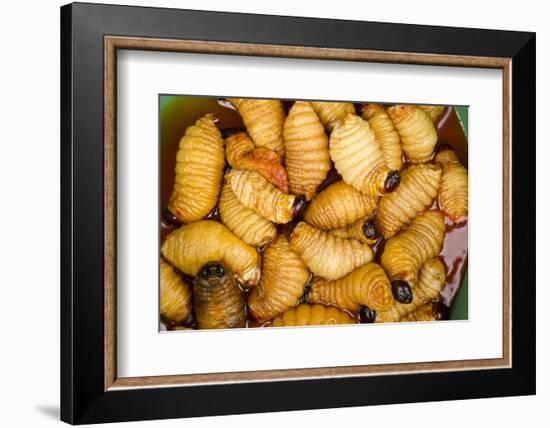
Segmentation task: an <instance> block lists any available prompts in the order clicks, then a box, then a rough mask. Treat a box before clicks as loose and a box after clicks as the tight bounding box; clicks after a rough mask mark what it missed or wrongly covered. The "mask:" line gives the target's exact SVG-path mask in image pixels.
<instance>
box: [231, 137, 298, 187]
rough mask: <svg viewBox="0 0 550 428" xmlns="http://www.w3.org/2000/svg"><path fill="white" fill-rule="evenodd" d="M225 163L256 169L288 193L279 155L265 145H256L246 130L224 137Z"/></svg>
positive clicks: (284, 172) (286, 177)
mask: <svg viewBox="0 0 550 428" xmlns="http://www.w3.org/2000/svg"><path fill="white" fill-rule="evenodd" d="M225 156H226V158H227V163H228V164H229V165H230V166H231V167H232V168H234V169H247V170H250V171H256V172H257V173H259V174H260V175H261V176H262V177H264V178H265V179H266V180H267V181H269V182H270V183H271V184H273V186H275V187H277V188H278V189H279V190H281V191H282V192H284V193H288V191H289V187H288V176H287V173H286V170H285V167H284V166H283V165H282V164H281V161H280V159H279V155H278V154H277V153H276V152H274V151H273V150H270V149H268V148H265V147H256V146H255V145H254V143H253V142H252V140H251V139H250V137H249V136H248V134H247V133H246V132H238V133H236V134H234V135H231V136H229V137H227V138H226V139H225Z"/></svg>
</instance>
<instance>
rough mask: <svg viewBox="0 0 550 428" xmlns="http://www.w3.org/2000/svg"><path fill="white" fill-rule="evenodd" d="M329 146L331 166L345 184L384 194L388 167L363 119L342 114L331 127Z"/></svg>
mask: <svg viewBox="0 0 550 428" xmlns="http://www.w3.org/2000/svg"><path fill="white" fill-rule="evenodd" d="M329 146H330V157H331V158H332V160H333V161H334V166H335V167H336V169H337V171H338V173H339V174H340V175H341V176H342V178H343V179H344V181H345V182H346V183H348V184H349V185H351V186H353V188H355V190H357V191H359V192H361V193H364V194H365V195H377V194H378V195H382V194H385V193H386V190H385V182H386V179H387V177H388V175H389V174H390V172H391V170H390V168H388V166H387V165H386V163H385V161H384V157H383V156H382V151H381V150H380V147H379V145H378V143H377V142H376V137H375V135H374V131H373V130H372V129H371V128H370V126H369V124H368V123H367V121H366V120H363V119H361V118H360V117H359V116H356V115H354V114H347V115H345V116H344V117H343V118H342V119H341V120H340V121H339V122H338V123H337V124H336V126H335V127H334V130H333V131H332V133H331V135H330V140H329Z"/></svg>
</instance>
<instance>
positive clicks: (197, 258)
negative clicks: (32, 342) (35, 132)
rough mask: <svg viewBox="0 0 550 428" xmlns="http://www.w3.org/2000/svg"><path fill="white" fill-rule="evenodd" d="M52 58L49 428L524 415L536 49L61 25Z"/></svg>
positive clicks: (426, 33)
mask: <svg viewBox="0 0 550 428" xmlns="http://www.w3.org/2000/svg"><path fill="white" fill-rule="evenodd" d="M61 54H62V57H61V88H62V90H61V105H62V111H61V129H62V139H61V146H62V149H61V156H62V159H61V161H62V162H61V164H62V171H61V174H62V179H61V187H62V189H61V190H62V206H61V213H62V218H61V225H62V236H61V243H62V265H61V269H62V270H61V272H62V283H61V287H62V293H61V339H62V341H61V357H62V359H61V374H62V376H61V418H62V420H64V421H66V422H69V423H72V424H85V423H97V422H115V421H129V420H144V419H162V418H177V417H190V416H201V415H223V414H231V413H234V414H235V413H250V412H269V411H279V410H298V409H314V408H327V407H344V406H363V405H372V404H389V403H405V402H417V401H434V400H450V399H465V398H478V397H496V396H509V395H527V394H534V393H535V334H534V332H535V279H534V278H535V257H534V256H535V221H534V220H535V218H534V217H535V214H534V212H535V210H534V207H535V166H534V165H535V163H534V159H535V35H534V34H533V33H525V32H508V31H494V30H480V29H465V28H447V27H428V26H417V25H405V24H391V23H371V22H358V21H340V20H327V19H311V18H293V17H283V16H266V15H248V14H233V13H219V12H204V11H190V10H176V9H156V8H140V7H128V6H113V5H111V6H108V5H92V4H79V3H75V4H70V5H67V6H64V7H62V8H61ZM244 397H246V399H243V398H244Z"/></svg>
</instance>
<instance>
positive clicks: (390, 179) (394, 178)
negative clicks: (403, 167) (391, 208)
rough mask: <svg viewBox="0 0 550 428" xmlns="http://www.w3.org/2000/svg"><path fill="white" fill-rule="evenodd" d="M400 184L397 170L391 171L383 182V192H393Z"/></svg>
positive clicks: (399, 174)
mask: <svg viewBox="0 0 550 428" xmlns="http://www.w3.org/2000/svg"><path fill="white" fill-rule="evenodd" d="M400 182H401V173H400V172H399V171H397V170H395V171H391V172H390V173H389V174H388V175H387V176H386V181H384V190H385V191H386V193H390V192H393V191H394V190H395V189H397V186H399V183H400Z"/></svg>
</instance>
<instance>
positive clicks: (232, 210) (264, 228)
mask: <svg viewBox="0 0 550 428" xmlns="http://www.w3.org/2000/svg"><path fill="white" fill-rule="evenodd" d="M218 210H219V213H220V218H221V220H222V223H223V224H225V225H226V226H227V228H228V229H229V230H231V232H233V233H234V234H235V235H236V236H237V237H238V238H240V239H242V240H243V241H244V242H245V243H247V244H248V245H252V246H255V247H260V246H262V245H265V244H268V243H269V242H271V241H272V240H273V239H274V238H275V236H277V228H276V227H275V225H274V224H273V223H272V222H270V221H269V220H266V219H265V218H263V217H262V216H261V215H259V214H257V213H256V212H255V211H254V210H252V209H250V208H247V207H245V206H244V205H243V204H241V202H240V201H239V200H238V199H237V197H236V196H235V194H234V193H233V190H231V184H230V183H229V182H227V180H226V181H225V183H224V185H223V187H222V194H221V196H220V201H219V203H218Z"/></svg>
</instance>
